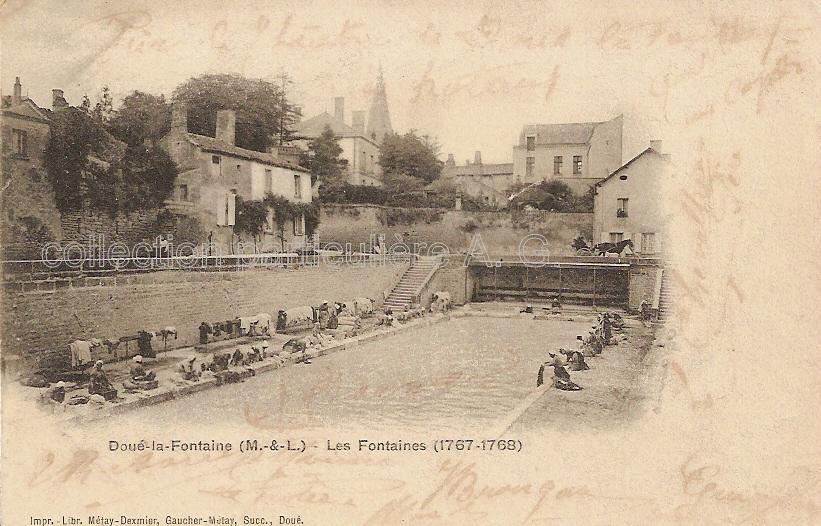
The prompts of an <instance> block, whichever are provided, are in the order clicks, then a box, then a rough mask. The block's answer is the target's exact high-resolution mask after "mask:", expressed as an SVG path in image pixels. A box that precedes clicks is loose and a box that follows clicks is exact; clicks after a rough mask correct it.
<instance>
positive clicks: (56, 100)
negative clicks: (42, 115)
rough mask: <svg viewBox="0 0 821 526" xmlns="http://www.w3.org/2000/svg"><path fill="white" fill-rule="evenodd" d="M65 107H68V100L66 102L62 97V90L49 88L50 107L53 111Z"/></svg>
mask: <svg viewBox="0 0 821 526" xmlns="http://www.w3.org/2000/svg"><path fill="white" fill-rule="evenodd" d="M65 108H68V102H66V99H65V97H63V90H61V89H53V90H51V109H53V110H54V111H60V110H62V109H65Z"/></svg>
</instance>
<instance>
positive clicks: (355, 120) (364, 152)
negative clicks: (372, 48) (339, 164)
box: [294, 70, 393, 186]
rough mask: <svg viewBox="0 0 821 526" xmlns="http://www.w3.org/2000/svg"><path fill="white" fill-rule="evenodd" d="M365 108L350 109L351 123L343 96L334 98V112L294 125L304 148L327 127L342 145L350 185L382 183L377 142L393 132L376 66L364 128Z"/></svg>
mask: <svg viewBox="0 0 821 526" xmlns="http://www.w3.org/2000/svg"><path fill="white" fill-rule="evenodd" d="M365 124H366V123H365V112H364V111H354V112H352V113H351V123H350V124H348V123H347V122H345V98H344V97H336V98H335V99H334V113H333V115H331V114H330V113H328V112H327V111H324V112H322V113H320V114H319V115H316V116H314V117H311V118H310V119H307V120H304V121H302V122H299V123H297V124H296V126H295V127H294V128H295V129H294V133H295V135H296V141H294V142H295V143H296V144H297V145H299V146H300V147H301V148H302V149H307V148H308V143H309V142H310V140H311V139H316V138H317V137H319V136H320V135H322V132H324V131H325V128H326V127H329V128H331V130H332V131H333V132H334V135H336V136H337V137H338V138H339V146H340V147H341V148H342V154H341V158H342V159H345V160H346V161H348V167H347V181H348V183H350V184H353V185H362V186H382V168H381V167H380V166H379V145H380V144H381V143H382V140H383V139H384V137H385V135H388V134H391V133H393V128H392V127H391V120H390V114H389V112H388V99H387V95H386V92H385V81H384V79H383V77H382V72H381V70H380V72H379V77H378V78H377V82H376V89H375V91H374V96H373V101H372V104H371V108H370V111H369V112H368V122H367V130H366V128H365Z"/></svg>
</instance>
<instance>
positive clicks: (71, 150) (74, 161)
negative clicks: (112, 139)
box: [43, 108, 105, 212]
mask: <svg viewBox="0 0 821 526" xmlns="http://www.w3.org/2000/svg"><path fill="white" fill-rule="evenodd" d="M104 136H105V131H104V130H103V128H102V126H100V124H99V123H97V122H95V121H94V119H92V117H91V116H90V115H89V114H88V113H87V112H85V111H82V110H80V109H77V108H67V109H65V110H63V111H60V112H55V113H54V114H53V115H52V118H51V133H50V134H49V139H48V143H47V144H46V149H45V152H44V154H43V158H44V164H45V167H46V173H47V175H48V181H49V183H51V187H52V189H53V190H54V196H55V200H56V204H57V208H58V209H59V210H60V211H61V212H67V211H70V210H76V209H78V208H80V207H81V205H82V199H83V193H82V192H83V189H82V183H83V174H84V172H86V171H87V169H89V160H88V157H89V155H90V154H91V153H92V152H95V151H97V150H98V149H99V148H100V145H101V144H103V143H104V141H105V137H104Z"/></svg>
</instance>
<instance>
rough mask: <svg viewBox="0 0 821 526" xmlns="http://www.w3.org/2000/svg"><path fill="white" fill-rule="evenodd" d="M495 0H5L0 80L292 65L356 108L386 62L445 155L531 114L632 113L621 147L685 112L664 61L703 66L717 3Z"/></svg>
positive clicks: (92, 82)
mask: <svg viewBox="0 0 821 526" xmlns="http://www.w3.org/2000/svg"><path fill="white" fill-rule="evenodd" d="M696 4H700V3H696ZM500 5H501V4H500V3H498V2H486V3H482V2H457V1H450V2H436V1H434V2H425V3H423V2H414V1H401V2H399V1H385V2H367V1H359V2H311V1H299V2H297V1H279V2H254V1H247V2H241V3H240V2H236V3H230V2H217V1H201V2H191V1H174V2H169V1H129V2H92V1H82V2H80V1H75V0H68V1H61V2H39V1H31V0H26V1H22V0H11V1H9V2H7V3H6V4H5V6H4V7H3V17H2V20H3V27H2V29H3V32H2V34H3V42H2V68H1V69H0V72H2V90H3V93H4V94H8V93H10V92H11V89H12V84H13V82H14V77H15V76H20V78H21V81H22V83H23V91H24V93H27V94H28V95H29V96H30V97H31V98H33V99H34V100H35V101H36V102H37V103H38V104H40V105H42V106H49V105H50V101H51V89H52V88H61V89H63V90H64V91H65V94H66V98H67V100H68V101H69V103H71V104H79V103H80V101H81V98H82V96H83V95H84V94H88V95H89V96H90V97H91V99H92V100H94V99H95V97H96V94H97V93H98V92H99V90H100V88H102V87H103V86H104V85H107V86H109V87H110V88H111V90H112V92H113V94H114V97H115V104H116V100H117V99H119V98H122V97H123V96H124V95H126V94H128V93H129V92H131V91H132V90H135V89H137V90H142V91H147V92H151V93H155V94H159V93H164V94H166V95H170V93H171V92H172V91H173V89H174V87H175V86H177V85H178V84H180V83H181V82H183V81H185V80H186V79H188V78H190V77H193V76H198V75H201V74H203V73H216V72H227V73H238V74H242V75H245V76H248V77H254V78H262V79H269V80H272V81H274V80H276V78H277V76H278V75H279V74H280V73H281V72H283V71H284V72H286V73H287V74H288V75H290V77H291V78H292V79H293V81H294V85H293V87H292V89H291V92H290V95H291V97H292V99H293V100H294V102H296V103H297V104H299V105H301V106H302V108H303V114H304V117H305V118H309V117H311V116H313V115H315V114H317V113H319V112H322V111H325V110H327V111H329V112H333V98H334V97H335V96H343V97H345V104H346V108H345V109H346V115H345V118H346V121H347V122H350V112H351V111H352V110H357V109H363V110H367V109H368V107H369V103H370V94H371V92H372V90H373V87H374V83H375V79H376V76H377V71H378V69H379V67H380V66H381V67H382V69H383V71H384V77H385V83H386V86H387V93H388V102H389V108H390V112H391V119H392V123H393V126H394V129H395V131H398V132H404V131H407V130H409V129H416V130H418V131H419V132H420V133H423V134H428V135H430V136H433V137H436V138H437V139H438V141H439V143H440V145H441V154H442V155H441V157H442V158H443V159H444V157H445V156H446V155H447V154H448V153H453V154H454V155H455V157H456V160H457V162H458V163H463V162H464V161H465V160H466V159H469V158H470V159H472V158H473V152H474V151H476V150H480V151H481V152H482V157H483V160H484V162H509V161H510V160H511V153H512V152H511V148H512V146H513V144H514V143H515V142H516V141H517V140H518V135H519V132H520V130H521V128H522V126H523V125H524V124H538V123H558V122H587V121H603V120H609V119H611V118H613V117H615V116H617V115H619V114H623V115H624V132H623V159H624V161H625V162H626V161H627V160H629V159H630V158H631V157H633V156H634V155H636V154H637V153H639V152H641V151H642V150H643V149H644V148H646V147H647V146H648V143H649V141H650V140H651V139H662V140H663V139H665V136H667V137H669V136H671V135H672V132H673V130H674V129H675V127H676V126H677V125H678V124H680V122H679V121H680V120H681V119H682V118H683V117H682V116H681V115H677V114H673V115H671V114H670V111H669V103H670V99H671V95H672V96H673V97H675V96H677V95H676V93H672V92H671V90H670V75H671V74H672V75H674V76H675V75H678V76H683V75H685V74H686V70H687V68H689V67H698V62H699V60H702V61H703V57H702V58H701V59H699V57H700V54H699V52H698V50H694V49H693V45H690V44H694V43H697V42H698V40H699V38H701V37H700V36H699V35H701V34H702V33H703V32H704V31H707V32H708V33H710V34H711V35H712V34H714V33H717V32H718V28H716V27H713V28H710V27H709V26H710V25H711V24H713V25H715V24H716V22H715V21H714V20H713V21H712V22H711V19H710V18H708V17H705V18H703V19H693V18H692V17H690V18H687V17H685V15H686V14H687V13H689V12H691V10H692V6H693V5H694V4H693V3H687V2H681V3H674V4H672V5H669V4H666V3H656V4H652V3H648V2H641V3H639V4H635V2H626V3H624V4H622V6H623V7H624V8H620V7H619V5H620V4H619V3H618V2H607V3H603V2H564V3H561V4H557V3H555V2H540V3H539V2H518V3H517V2H510V3H508V2H506V3H505V6H506V7H505V9H504V11H502V10H500V8H499V6H500ZM636 5H638V6H640V7H642V8H641V9H636V8H628V6H636ZM651 5H652V6H654V8H652V9H646V7H647V6H651ZM719 5H720V4H719ZM717 9H720V7H719V8H717ZM626 13H629V16H625V14H626ZM702 26H704V27H702ZM675 78H679V77H675ZM679 82H682V81H681V80H680V79H679ZM693 88H694V87H693V86H688V89H693ZM679 102H683V103H684V104H685V107H686V105H687V104H689V102H688V101H686V100H683V101H679Z"/></svg>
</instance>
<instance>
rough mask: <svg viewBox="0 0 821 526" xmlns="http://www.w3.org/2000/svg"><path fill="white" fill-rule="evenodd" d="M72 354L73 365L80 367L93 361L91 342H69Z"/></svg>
mask: <svg viewBox="0 0 821 526" xmlns="http://www.w3.org/2000/svg"><path fill="white" fill-rule="evenodd" d="M68 350H69V353H70V354H71V367H72V368H75V367H79V366H81V365H85V364H87V363H91V343H89V342H87V341H85V340H75V341H73V342H71V343H70V344H68Z"/></svg>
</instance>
